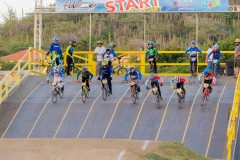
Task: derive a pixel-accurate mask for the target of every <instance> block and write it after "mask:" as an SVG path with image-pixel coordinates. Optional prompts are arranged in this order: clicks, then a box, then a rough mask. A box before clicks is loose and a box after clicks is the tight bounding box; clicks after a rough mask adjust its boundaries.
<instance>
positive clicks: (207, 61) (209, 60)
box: [205, 42, 215, 72]
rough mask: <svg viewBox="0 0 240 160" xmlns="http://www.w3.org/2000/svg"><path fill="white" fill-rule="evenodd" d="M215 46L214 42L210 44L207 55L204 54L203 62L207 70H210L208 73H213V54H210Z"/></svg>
mask: <svg viewBox="0 0 240 160" xmlns="http://www.w3.org/2000/svg"><path fill="white" fill-rule="evenodd" d="M214 45H215V43H214V42H212V43H211V45H210V47H209V48H208V50H207V54H206V58H205V62H206V63H207V65H208V68H209V70H210V72H213V62H212V60H213V54H210V53H211V52H212V51H213V46H214Z"/></svg>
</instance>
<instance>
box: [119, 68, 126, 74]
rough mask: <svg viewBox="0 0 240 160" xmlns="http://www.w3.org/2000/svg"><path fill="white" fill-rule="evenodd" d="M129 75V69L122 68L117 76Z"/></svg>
mask: <svg viewBox="0 0 240 160" xmlns="http://www.w3.org/2000/svg"><path fill="white" fill-rule="evenodd" d="M126 73H127V68H121V69H119V70H118V71H117V74H118V75H119V76H123V75H125V74H126Z"/></svg>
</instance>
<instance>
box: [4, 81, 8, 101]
mask: <svg viewBox="0 0 240 160" xmlns="http://www.w3.org/2000/svg"><path fill="white" fill-rule="evenodd" d="M5 88H6V90H5V95H6V97H8V79H6V81H5Z"/></svg>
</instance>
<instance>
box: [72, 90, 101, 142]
mask: <svg viewBox="0 0 240 160" xmlns="http://www.w3.org/2000/svg"><path fill="white" fill-rule="evenodd" d="M101 95H102V93H100V94H99V95H98V97H97V98H96V99H95V101H94V102H93V104H92V106H91V108H90V110H89V111H88V114H87V116H86V118H85V120H84V122H83V124H82V127H81V128H80V130H79V132H78V135H77V137H76V138H79V136H80V135H81V133H82V130H83V128H84V126H85V124H86V122H87V120H88V117H89V116H90V114H91V112H92V109H93V107H94V105H95V103H96V102H97V100H98V99H99V97H100V96H101Z"/></svg>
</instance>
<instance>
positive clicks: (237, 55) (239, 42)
mask: <svg viewBox="0 0 240 160" xmlns="http://www.w3.org/2000/svg"><path fill="white" fill-rule="evenodd" d="M234 42H235V45H236V48H235V52H234V60H235V70H236V78H237V77H238V75H239V67H240V39H239V38H236V39H235V41H234Z"/></svg>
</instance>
